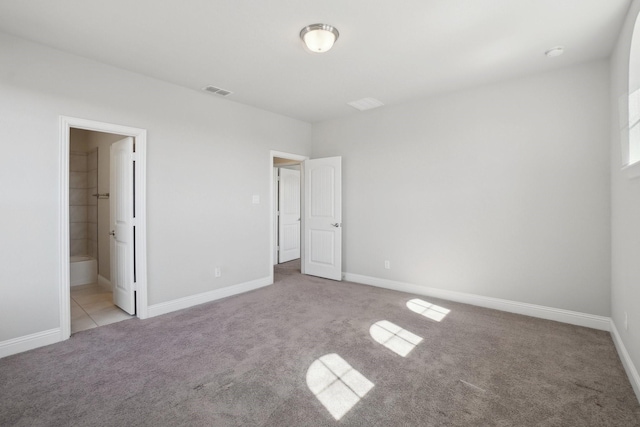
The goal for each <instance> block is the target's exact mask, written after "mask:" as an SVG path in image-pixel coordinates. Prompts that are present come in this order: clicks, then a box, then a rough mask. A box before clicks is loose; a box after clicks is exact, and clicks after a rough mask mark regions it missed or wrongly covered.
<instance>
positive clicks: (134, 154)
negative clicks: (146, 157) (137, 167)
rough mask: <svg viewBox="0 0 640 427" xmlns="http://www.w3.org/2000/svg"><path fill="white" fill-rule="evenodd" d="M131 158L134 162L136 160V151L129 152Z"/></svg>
mask: <svg viewBox="0 0 640 427" xmlns="http://www.w3.org/2000/svg"><path fill="white" fill-rule="evenodd" d="M131 160H133V161H134V162H135V161H136V160H138V156H136V153H131Z"/></svg>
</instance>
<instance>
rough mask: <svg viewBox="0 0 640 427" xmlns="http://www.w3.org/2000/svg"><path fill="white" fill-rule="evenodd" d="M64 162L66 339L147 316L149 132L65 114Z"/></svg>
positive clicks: (63, 306) (63, 314)
mask: <svg viewBox="0 0 640 427" xmlns="http://www.w3.org/2000/svg"><path fill="white" fill-rule="evenodd" d="M123 147H124V152H125V155H124V157H126V162H125V163H122V161H121V159H122V158H123V155H122V153H123V149H122V148H123ZM113 148H117V149H116V150H113ZM127 150H128V152H127ZM114 152H115V156H116V157H115V158H116V161H113V160H112V156H114ZM65 158H66V161H65ZM127 162H128V163H127ZM114 165H115V166H117V167H116V168H114ZM61 166H65V168H64V169H62V170H63V172H62V179H61V182H62V183H63V185H62V188H61V195H62V209H61V210H62V215H61V218H62V223H61V226H60V229H61V239H60V240H61V271H62V273H61V280H60V283H61V285H60V313H61V316H60V318H61V330H62V339H67V338H68V337H69V336H70V334H71V333H75V332H79V331H81V330H85V329H90V328H93V327H97V326H102V325H105V324H109V323H114V322H117V321H120V320H125V319H129V318H131V317H134V316H135V317H139V318H146V316H147V293H146V220H145V218H146V214H145V213H146V205H145V198H146V197H145V194H146V185H145V183H146V179H145V171H146V131H145V130H143V129H135V128H129V127H124V126H119V125H112V124H108V123H100V122H93V121H87V120H83V119H74V118H69V117H62V118H61ZM114 171H115V172H114ZM114 173H115V174H116V175H113V174H114ZM114 206H115V208H114ZM114 209H116V210H117V212H116V211H114ZM122 212H125V214H124V215H123V214H122ZM122 217H125V218H127V220H126V221H125V222H126V224H125V226H124V227H123V225H122V224H121V222H122V221H120V222H119V223H118V225H117V226H114V218H116V219H119V218H122ZM116 228H117V229H118V234H119V235H118V236H116V232H115V230H116ZM129 234H130V238H123V236H124V235H129ZM123 247H124V251H123V249H122V248H123ZM114 248H115V249H114ZM114 253H116V254H119V255H118V256H113V254H114ZM114 290H115V294H116V295H117V296H118V298H116V299H115V304H114V297H113V296H114ZM123 292H124V293H125V295H124V297H123ZM127 293H128V294H129V295H126V294H127ZM126 300H130V301H126ZM116 305H119V306H121V307H122V308H123V309H124V310H121V309H120V308H118V307H117V306H116ZM127 312H128V313H127Z"/></svg>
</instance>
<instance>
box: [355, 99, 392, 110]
mask: <svg viewBox="0 0 640 427" xmlns="http://www.w3.org/2000/svg"><path fill="white" fill-rule="evenodd" d="M347 104H349V105H351V106H352V107H353V108H355V109H356V110H360V111H365V110H372V109H374V108H378V107H382V106H383V105H384V104H383V103H382V102H380V101H378V100H377V99H375V98H362V99H359V100H357V101H351V102H347Z"/></svg>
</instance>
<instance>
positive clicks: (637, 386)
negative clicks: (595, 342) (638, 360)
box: [611, 319, 640, 402]
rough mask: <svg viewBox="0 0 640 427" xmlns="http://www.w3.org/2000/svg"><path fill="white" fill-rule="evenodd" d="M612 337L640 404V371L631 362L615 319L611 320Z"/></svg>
mask: <svg viewBox="0 0 640 427" xmlns="http://www.w3.org/2000/svg"><path fill="white" fill-rule="evenodd" d="M611 337H612V338H613V343H614V344H615V346H616V350H618V355H619V356H620V360H622V366H624V370H625V371H627V376H628V377H629V382H631V387H633V391H635V392H636V397H637V398H638V402H640V375H639V374H638V370H637V369H636V367H635V365H634V364H633V361H632V360H631V356H629V352H628V351H627V348H626V347H625V346H624V343H623V342H622V337H621V336H620V334H619V333H618V328H616V324H615V323H614V322H613V319H611Z"/></svg>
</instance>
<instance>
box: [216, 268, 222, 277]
mask: <svg viewBox="0 0 640 427" xmlns="http://www.w3.org/2000/svg"><path fill="white" fill-rule="evenodd" d="M214 274H215V276H216V277H220V276H222V270H220V267H216V268H215V270H214Z"/></svg>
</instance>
